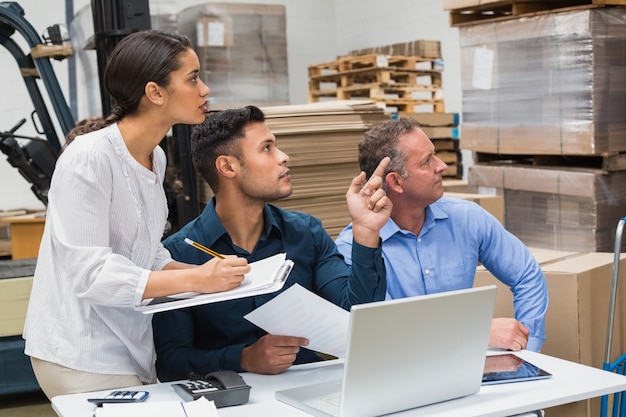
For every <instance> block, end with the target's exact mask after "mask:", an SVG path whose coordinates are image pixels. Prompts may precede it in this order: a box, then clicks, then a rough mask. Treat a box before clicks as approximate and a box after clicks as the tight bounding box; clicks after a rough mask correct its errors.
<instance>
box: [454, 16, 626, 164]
mask: <svg viewBox="0 0 626 417" xmlns="http://www.w3.org/2000/svg"><path fill="white" fill-rule="evenodd" d="M625 22H626V8H587V9H582V10H581V9H577V10H574V11H569V12H561V13H550V14H541V15H537V16H533V17H528V18H523V19H513V20H505V21H497V22H491V23H482V24H475V25H469V26H466V27H461V28H460V41H461V65H462V71H461V74H462V88H463V123H462V129H461V130H462V132H463V137H462V138H461V148H463V149H469V150H473V151H477V152H486V153H493V154H514V155H517V154H527V155H532V154H551V155H601V154H603V153H607V152H622V151H626V119H624V114H625V112H626V72H625V71H624V67H625V66H626V30H624V27H625V26H626V25H625V24H624V23H625Z"/></svg>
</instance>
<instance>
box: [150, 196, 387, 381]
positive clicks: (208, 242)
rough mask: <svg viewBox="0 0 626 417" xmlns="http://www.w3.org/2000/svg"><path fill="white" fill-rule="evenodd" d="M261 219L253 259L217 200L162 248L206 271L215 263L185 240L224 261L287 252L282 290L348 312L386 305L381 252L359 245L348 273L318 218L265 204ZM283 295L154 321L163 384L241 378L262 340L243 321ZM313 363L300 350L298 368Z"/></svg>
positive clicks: (312, 357) (309, 355)
mask: <svg viewBox="0 0 626 417" xmlns="http://www.w3.org/2000/svg"><path fill="white" fill-rule="evenodd" d="M264 218H265V229H264V231H263V233H262V234H261V238H260V239H259V242H258V243H257V245H256V247H255V248H254V250H253V251H252V253H248V252H247V251H246V250H243V249H242V248H239V247H237V246H236V245H234V244H233V242H232V240H231V239H230V236H229V235H228V233H227V232H226V229H224V226H223V225H222V223H221V221H220V219H219V218H218V217H217V215H216V213H215V201H214V200H213V201H212V202H210V203H209V204H208V205H207V207H206V208H205V210H204V212H203V213H202V214H201V215H200V216H199V217H198V218H196V219H195V220H193V221H192V222H190V223H188V224H187V225H185V226H184V227H183V228H182V229H181V230H180V231H179V232H177V233H176V234H174V235H172V236H170V237H168V238H167V239H166V240H165V241H164V242H163V243H164V245H165V247H166V248H168V249H169V250H170V252H171V253H172V257H173V258H174V259H176V260H178V261H181V262H187V263H192V264H202V263H204V262H206V261H208V260H209V259H210V258H211V257H210V255H207V254H205V253H204V252H202V251H200V250H198V249H196V248H193V247H191V246H189V245H188V244H186V243H185V242H184V239H185V238H189V239H192V240H194V241H196V242H198V243H200V244H202V245H204V246H207V247H210V248H211V249H213V250H215V251H217V252H219V253H222V254H226V255H237V256H241V257H245V258H246V259H247V260H248V262H254V261H258V260H260V259H263V258H266V257H268V256H271V255H275V254H277V253H281V252H285V253H286V254H287V258H288V259H291V260H292V261H293V262H294V267H293V270H292V271H291V273H290V275H289V278H288V279H287V281H286V282H285V285H284V287H283V289H282V290H281V291H284V290H286V289H287V288H289V287H290V286H291V285H294V284H296V283H298V284H300V285H301V286H303V287H304V288H307V289H309V290H311V291H313V292H315V293H316V294H318V295H320V296H321V297H324V298H325V299H327V300H329V301H331V302H332V303H334V304H336V305H338V306H341V307H342V308H344V309H346V310H349V309H350V307H351V306H352V305H353V304H360V303H366V302H370V301H380V300H384V299H385V292H386V276H385V266H384V261H383V259H382V252H381V249H380V247H379V248H376V249H373V248H368V247H365V246H362V245H359V244H356V243H355V244H354V245H353V247H352V267H351V268H350V267H348V266H347V265H346V263H345V262H344V259H343V257H342V256H341V255H340V253H339V252H338V250H337V247H336V245H335V243H334V242H333V240H332V238H331V237H330V236H329V235H328V233H326V231H325V230H324V228H323V227H322V223H321V222H320V220H319V219H317V218H315V217H312V216H310V215H308V214H304V213H298V212H293V211H286V210H283V209H281V208H278V207H276V206H272V205H269V204H266V205H265V209H264ZM281 291H278V292H275V293H271V294H266V295H259V296H253V297H247V298H242V299H237V300H232V301H223V302H219V303H214V304H206V305H202V306H196V307H191V308H186V309H180V310H174V311H168V312H162V313H157V314H155V315H154V318H153V327H154V341H155V346H156V351H157V374H158V377H159V380H161V381H171V380H176V379H185V378H187V377H188V375H189V373H190V372H198V373H206V372H212V371H215V370H219V369H231V370H234V371H237V372H243V369H242V368H241V352H242V350H243V348H244V347H245V346H247V345H251V344H253V343H254V342H256V341H257V340H258V339H259V338H260V337H262V336H263V335H265V332H264V331H263V330H261V329H259V328H258V327H256V326H255V325H253V324H252V323H250V322H249V321H247V320H246V319H244V318H243V316H244V315H246V314H247V313H249V312H251V311H252V310H254V309H255V308H257V307H258V306H260V305H262V304H264V303H266V302H267V301H269V300H270V299H272V298H273V297H275V296H276V295H278V294H279V293H280V292H281ZM287 336H298V335H287ZM316 360H320V357H319V355H317V354H316V353H315V352H312V351H310V350H308V349H304V348H301V349H300V352H299V353H298V355H297V358H296V362H295V363H306V362H313V361H316Z"/></svg>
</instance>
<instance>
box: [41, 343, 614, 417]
mask: <svg viewBox="0 0 626 417" xmlns="http://www.w3.org/2000/svg"><path fill="white" fill-rule="evenodd" d="M518 354H519V356H521V357H523V358H525V359H527V360H529V361H531V362H532V363H534V364H535V365H537V366H539V367H541V368H543V369H545V370H546V371H548V372H550V373H552V374H553V375H554V376H553V377H552V378H550V379H546V380H539V381H530V382H520V383H512V384H502V385H491V386H485V387H482V388H481V390H480V392H479V393H478V394H475V395H470V396H467V397H464V398H460V399H456V400H452V401H446V402H443V403H439V404H433V405H429V406H425V407H419V408H414V409H411V410H407V411H404V412H401V413H398V414H395V415H398V416H429V417H458V416H466V417H472V416H475V417H479V416H480V417H499V416H510V415H513V414H518V413H524V412H527V411H532V410H536V409H542V408H543V409H545V408H549V407H553V406H557V405H561V404H566V403H570V402H575V401H579V400H584V399H587V398H593V397H599V396H602V395H605V394H610V393H613V392H617V391H626V377H625V376H622V375H618V374H614V373H611V372H607V371H603V370H601V369H597V368H592V367H589V366H585V365H580V364H577V363H573V362H569V361H564V360H562V359H558V358H554V357H551V356H546V355H542V354H539V353H534V352H528V351H522V352H518ZM342 370H343V364H342V362H341V361H327V362H321V363H320V362H318V363H314V364H307V365H299V366H294V367H292V368H291V369H289V370H287V371H286V372H283V373H282V374H280V375H258V374H248V373H245V374H243V378H244V379H245V381H246V382H247V383H248V385H250V386H251V387H252V389H251V391H250V401H249V402H248V403H247V404H244V405H241V406H236V407H225V408H220V409H219V414H220V417H240V416H290V417H291V416H307V415H308V414H306V413H304V412H301V411H299V410H297V409H295V408H293V407H291V406H289V405H286V404H283V403H281V402H279V401H277V400H276V399H275V398H274V392H275V391H276V390H280V389H285V388H291V387H295V386H299V385H306V384H311V383H316V382H324V381H328V380H331V379H337V378H340V377H341V375H342ZM170 385H171V384H169V383H164V384H156V385H147V386H144V387H143V389H145V390H148V391H150V393H151V395H150V397H149V398H148V400H147V401H158V400H180V397H178V395H177V394H176V393H175V392H174V390H173V389H172V388H171V386H170ZM104 392H108V391H104ZM93 396H95V395H94V394H93V393H92V394H88V393H86V394H72V395H61V396H58V397H54V398H53V399H52V408H53V409H54V410H55V411H56V412H57V414H59V416H61V417H88V416H91V415H92V413H93V410H94V406H93V405H92V404H90V403H88V402H87V401H86V399H87V398H89V397H93Z"/></svg>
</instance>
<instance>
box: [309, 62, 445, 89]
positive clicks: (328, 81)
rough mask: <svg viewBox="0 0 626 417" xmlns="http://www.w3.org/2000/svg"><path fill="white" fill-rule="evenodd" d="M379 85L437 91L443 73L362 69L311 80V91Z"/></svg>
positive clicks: (402, 69)
mask: <svg viewBox="0 0 626 417" xmlns="http://www.w3.org/2000/svg"><path fill="white" fill-rule="evenodd" d="M368 84H379V85H386V86H392V85H396V86H409V87H414V88H422V89H424V88H426V89H432V90H436V89H439V88H441V84H442V77H441V72H439V71H433V70H413V69H404V68H395V67H394V68H384V69H382V68H361V69H354V70H350V71H344V72H341V73H335V74H324V75H318V76H315V77H310V78H309V91H321V90H325V89H328V88H339V87H341V88H347V87H352V86H355V85H368Z"/></svg>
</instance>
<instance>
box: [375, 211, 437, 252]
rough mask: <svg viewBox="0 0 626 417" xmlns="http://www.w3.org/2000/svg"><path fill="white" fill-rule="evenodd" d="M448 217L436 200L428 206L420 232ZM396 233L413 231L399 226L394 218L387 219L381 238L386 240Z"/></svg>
mask: <svg viewBox="0 0 626 417" xmlns="http://www.w3.org/2000/svg"><path fill="white" fill-rule="evenodd" d="M447 218H448V215H447V214H446V213H445V212H444V211H443V210H442V209H441V208H440V207H439V206H438V205H437V202H434V203H433V204H431V205H429V206H428V207H426V219H425V220H424V226H423V227H422V231H421V232H420V234H422V233H426V232H427V231H428V230H430V229H431V228H432V227H433V226H435V222H436V221H437V220H443V219H447ZM396 233H401V234H403V235H407V234H411V235H413V232H410V231H408V230H404V229H401V228H400V226H398V225H397V224H396V222H394V221H393V219H391V218H389V220H387V223H385V225H384V226H383V227H382V229H380V238H381V239H382V241H383V242H384V241H386V240H388V239H390V238H391V237H392V236H393V235H395V234H396Z"/></svg>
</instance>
